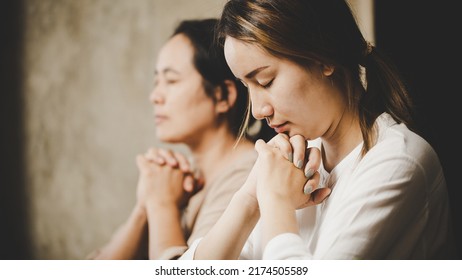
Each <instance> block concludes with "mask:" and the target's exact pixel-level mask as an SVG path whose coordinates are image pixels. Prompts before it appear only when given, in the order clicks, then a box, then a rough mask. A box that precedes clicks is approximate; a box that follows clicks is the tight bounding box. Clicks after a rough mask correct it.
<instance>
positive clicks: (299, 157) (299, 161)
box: [289, 135, 306, 169]
mask: <svg viewBox="0 0 462 280" xmlns="http://www.w3.org/2000/svg"><path fill="white" fill-rule="evenodd" d="M289 142H290V144H291V146H292V150H293V162H294V165H295V166H296V167H297V168H299V169H302V168H303V165H304V163H305V152H306V140H305V137H303V136H301V135H294V136H292V137H290V139H289Z"/></svg>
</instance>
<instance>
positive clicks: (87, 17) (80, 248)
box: [23, 0, 224, 259]
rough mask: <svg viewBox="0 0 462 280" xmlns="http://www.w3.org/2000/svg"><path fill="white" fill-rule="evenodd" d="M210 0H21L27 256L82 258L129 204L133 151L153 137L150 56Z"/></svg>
mask: <svg viewBox="0 0 462 280" xmlns="http://www.w3.org/2000/svg"><path fill="white" fill-rule="evenodd" d="M223 2H224V1H217V0H195V1H189V0H175V1H173V0H163V1H159V0H155V1H152V0H135V1H125V0H79V1H74V0H61V1H56V0H40V1H36V0H27V1H25V9H26V11H25V15H26V16H25V38H24V42H25V49H24V62H23V68H24V69H25V70H24V77H23V79H24V97H25V98H24V99H25V100H24V102H25V113H26V115H25V136H26V162H27V173H26V174H27V178H26V183H27V184H26V185H27V196H28V202H29V210H28V211H29V217H30V223H31V224H30V232H29V235H30V238H31V241H32V249H33V257H34V258H37V259H81V258H84V257H85V255H86V254H87V253H89V252H90V251H91V250H92V249H93V248H96V247H98V246H100V245H101V244H103V243H104V242H105V241H106V240H107V239H108V238H109V236H110V235H111V233H112V232H113V231H114V229H115V228H116V227H117V226H118V225H119V224H120V223H121V222H122V221H123V220H124V219H125V218H126V217H127V215H128V213H129V211H130V209H131V207H132V206H133V203H134V201H135V189H136V180H137V169H136V166H135V161H134V159H135V155H136V154H137V153H140V152H144V151H145V150H146V149H147V147H149V146H150V145H153V144H156V140H155V135H154V131H153V121H152V108H151V105H150V104H149V102H148V94H149V91H150V89H151V84H152V78H153V71H154V70H153V69H154V65H155V58H156V53H157V51H158V49H159V47H160V46H161V45H162V43H163V42H164V41H165V40H166V39H167V37H168V36H169V35H170V33H171V32H172V30H173V27H174V25H175V24H176V23H177V22H178V21H179V20H180V19H183V18H196V17H209V16H218V15H219V12H220V11H221V7H222V4H223Z"/></svg>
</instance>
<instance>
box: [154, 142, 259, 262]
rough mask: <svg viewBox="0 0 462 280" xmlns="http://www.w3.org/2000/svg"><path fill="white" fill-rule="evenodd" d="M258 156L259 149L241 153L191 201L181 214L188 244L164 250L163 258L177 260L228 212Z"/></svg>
mask: <svg viewBox="0 0 462 280" xmlns="http://www.w3.org/2000/svg"><path fill="white" fill-rule="evenodd" d="M256 159H257V153H256V152H255V150H250V151H249V152H245V153H241V154H240V155H239V157H238V158H236V159H235V160H234V161H233V162H232V163H230V164H228V165H227V166H226V168H225V170H223V172H221V173H220V175H219V176H217V177H215V179H214V180H213V181H211V182H210V183H207V182H206V184H205V186H204V188H203V189H202V190H201V191H199V192H198V193H197V194H195V195H194V196H193V197H191V199H190V200H189V204H188V206H187V207H186V208H185V209H184V211H183V213H182V217H181V225H182V227H183V231H184V236H185V239H186V240H187V244H188V246H175V247H171V248H169V249H167V250H165V251H164V253H163V254H162V256H161V257H160V259H176V258H178V257H179V256H181V255H182V254H183V253H184V252H185V251H186V250H187V249H188V247H189V246H190V245H191V244H192V243H193V242H194V240H196V239H197V238H200V237H203V236H204V235H205V234H206V233H207V232H208V231H209V230H210V229H211V228H212V226H213V225H214V224H215V222H216V221H217V220H218V218H220V216H221V214H222V213H223V212H224V211H225V209H226V207H227V206H228V203H229V202H230V200H231V198H232V196H233V195H234V193H235V192H236V191H237V190H238V189H239V188H240V187H241V186H242V185H243V184H244V182H245V180H246V179H247V176H248V175H249V172H250V170H251V169H252V167H253V164H254V163H255V160H256Z"/></svg>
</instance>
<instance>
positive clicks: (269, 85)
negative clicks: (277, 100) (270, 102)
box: [261, 79, 274, 88]
mask: <svg viewBox="0 0 462 280" xmlns="http://www.w3.org/2000/svg"><path fill="white" fill-rule="evenodd" d="M273 81H274V79H272V80H271V81H269V82H268V83H266V85H261V86H262V87H263V88H270V87H271V85H272V84H273Z"/></svg>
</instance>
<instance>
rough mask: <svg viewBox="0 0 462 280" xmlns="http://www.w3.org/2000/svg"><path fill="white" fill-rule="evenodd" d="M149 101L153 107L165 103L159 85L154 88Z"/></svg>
mask: <svg viewBox="0 0 462 280" xmlns="http://www.w3.org/2000/svg"><path fill="white" fill-rule="evenodd" d="M149 101H150V102H151V103H152V104H153V105H156V104H160V103H162V102H164V98H163V94H162V89H161V87H160V86H159V85H158V84H157V85H155V86H154V88H153V89H152V91H151V94H149Z"/></svg>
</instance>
